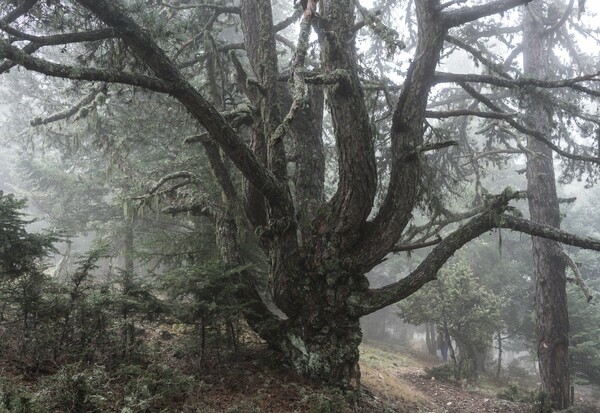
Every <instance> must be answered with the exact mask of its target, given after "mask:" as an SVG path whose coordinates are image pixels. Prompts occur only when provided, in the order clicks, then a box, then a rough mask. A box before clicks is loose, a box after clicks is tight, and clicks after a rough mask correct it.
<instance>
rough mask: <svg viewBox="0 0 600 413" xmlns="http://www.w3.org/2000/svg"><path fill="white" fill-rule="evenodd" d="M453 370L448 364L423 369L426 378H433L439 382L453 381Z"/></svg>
mask: <svg viewBox="0 0 600 413" xmlns="http://www.w3.org/2000/svg"><path fill="white" fill-rule="evenodd" d="M454 373H455V372H454V369H453V368H452V367H451V366H450V365H449V364H443V365H441V366H434V367H430V368H426V369H425V374H427V377H428V378H432V377H433V378H435V379H436V380H441V381H451V380H455V379H456V377H455V376H454Z"/></svg>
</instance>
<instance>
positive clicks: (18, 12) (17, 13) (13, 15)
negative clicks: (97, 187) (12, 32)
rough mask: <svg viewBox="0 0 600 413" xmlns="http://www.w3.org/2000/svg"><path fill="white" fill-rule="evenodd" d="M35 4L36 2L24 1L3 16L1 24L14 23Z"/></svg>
mask: <svg viewBox="0 0 600 413" xmlns="http://www.w3.org/2000/svg"><path fill="white" fill-rule="evenodd" d="M36 4H37V0H25V1H24V2H22V3H21V4H19V5H18V6H17V7H16V8H15V9H14V10H13V11H11V12H10V13H8V14H7V15H6V16H4V18H2V22H3V23H6V24H10V23H12V22H14V21H15V20H17V19H18V18H19V17H21V16H22V15H24V14H25V13H27V12H28V11H29V10H30V9H31V8H32V7H33V6H35V5H36Z"/></svg>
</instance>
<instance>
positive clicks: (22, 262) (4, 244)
mask: <svg viewBox="0 0 600 413" xmlns="http://www.w3.org/2000/svg"><path fill="white" fill-rule="evenodd" d="M25 205H26V201H25V200H23V199H17V198H15V197H14V196H13V195H11V194H8V195H5V194H4V193H3V192H2V191H0V282H3V281H7V280H14V279H16V278H18V277H21V276H26V275H32V274H34V273H39V272H41V271H42V270H43V265H42V260H43V258H45V257H46V256H47V255H48V253H49V252H50V251H52V249H53V243H54V242H57V241H58V237H57V235H56V234H31V233H28V232H27V230H26V229H25V227H26V225H28V224H30V223H31V222H32V221H28V220H26V219H24V217H25V213H24V212H22V210H23V209H24V208H25Z"/></svg>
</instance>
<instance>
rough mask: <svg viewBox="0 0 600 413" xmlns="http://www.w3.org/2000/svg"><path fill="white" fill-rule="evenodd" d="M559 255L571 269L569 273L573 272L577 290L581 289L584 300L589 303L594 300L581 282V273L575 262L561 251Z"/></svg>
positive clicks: (583, 282)
mask: <svg viewBox="0 0 600 413" xmlns="http://www.w3.org/2000/svg"><path fill="white" fill-rule="evenodd" d="M560 255H561V256H562V257H563V259H564V260H565V262H566V263H567V265H568V266H569V268H571V271H573V274H574V275H575V282H576V283H577V285H578V286H579V288H581V291H583V294H584V295H585V299H586V300H587V302H588V303H589V302H590V301H592V299H593V298H594V295H593V294H592V292H591V291H590V289H589V287H588V286H587V284H586V283H585V281H584V280H583V277H582V276H581V271H579V266H578V265H577V263H576V262H575V261H573V258H571V256H570V255H569V254H567V253H566V251H565V250H563V249H561V250H560Z"/></svg>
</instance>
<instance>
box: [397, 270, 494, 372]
mask: <svg viewBox="0 0 600 413" xmlns="http://www.w3.org/2000/svg"><path fill="white" fill-rule="evenodd" d="M398 306H399V308H400V313H399V315H400V317H401V318H402V319H404V320H405V321H406V322H408V323H413V324H415V323H422V322H424V321H427V320H432V321H435V322H436V323H437V324H438V330H441V331H446V332H447V333H448V334H449V335H450V337H451V338H453V339H454V340H455V341H456V344H457V346H458V349H459V351H460V357H459V360H458V363H459V364H458V367H459V371H460V373H461V374H466V375H467V377H469V376H470V375H472V374H475V367H476V366H475V356H476V354H477V353H479V352H482V351H485V350H486V349H487V348H488V347H489V345H490V343H491V340H492V337H493V335H494V333H495V332H496V331H497V330H498V328H499V326H500V325H501V313H500V309H501V306H500V300H499V299H498V297H497V296H495V295H494V294H493V293H491V292H489V291H488V290H486V289H485V288H484V287H483V286H482V285H481V284H480V282H479V281H478V280H477V278H475V277H474V276H473V271H472V269H471V266H470V265H469V264H468V263H467V262H466V261H464V260H462V261H459V262H457V263H456V264H453V265H450V266H448V267H446V268H445V269H443V270H442V271H441V272H440V274H439V277H438V280H436V281H434V282H432V283H430V285H427V286H425V287H424V288H422V289H421V290H419V291H418V292H416V293H415V294H413V295H412V296H410V297H409V298H407V299H405V300H403V301H402V302H401V303H400V304H399V305H398Z"/></svg>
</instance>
